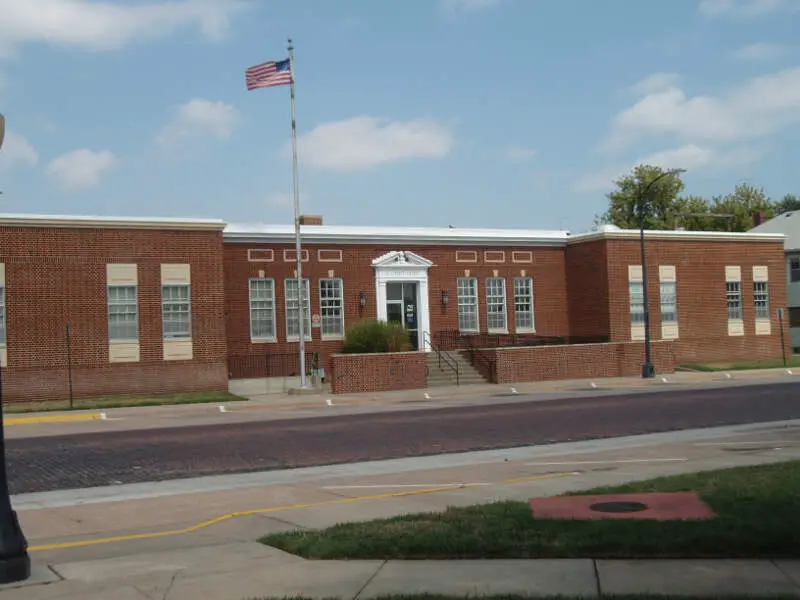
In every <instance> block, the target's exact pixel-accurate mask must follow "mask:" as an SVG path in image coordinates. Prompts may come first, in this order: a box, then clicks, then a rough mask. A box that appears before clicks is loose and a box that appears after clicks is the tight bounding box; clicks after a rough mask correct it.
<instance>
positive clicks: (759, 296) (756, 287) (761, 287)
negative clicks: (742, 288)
mask: <svg viewBox="0 0 800 600" xmlns="http://www.w3.org/2000/svg"><path fill="white" fill-rule="evenodd" d="M753 306H754V308H755V313H756V319H769V287H768V284H767V282H766V281H754V282H753Z"/></svg>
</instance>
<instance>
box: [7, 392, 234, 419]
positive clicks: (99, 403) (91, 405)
mask: <svg viewBox="0 0 800 600" xmlns="http://www.w3.org/2000/svg"><path fill="white" fill-rule="evenodd" d="M242 400H244V398H241V397H240V396H235V395H233V394H231V393H229V392H187V393H182V394H151V395H147V396H104V397H100V398H76V399H75V400H74V402H73V405H72V406H70V405H69V402H68V401H67V400H52V401H44V402H24V403H19V404H6V405H5V406H4V407H3V410H4V411H5V412H6V413H7V414H11V413H16V414H21V413H32V412H50V411H58V410H92V409H102V408H123V407H128V406H162V405H167V404H204V403H211V402H219V403H223V402H236V401H239V402H241V401H242Z"/></svg>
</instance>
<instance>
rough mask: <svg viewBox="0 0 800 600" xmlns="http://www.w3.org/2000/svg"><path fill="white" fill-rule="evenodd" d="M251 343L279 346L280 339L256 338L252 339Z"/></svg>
mask: <svg viewBox="0 0 800 600" xmlns="http://www.w3.org/2000/svg"><path fill="white" fill-rule="evenodd" d="M250 343H251V344H277V343H278V338H274V337H272V338H254V337H251V338H250Z"/></svg>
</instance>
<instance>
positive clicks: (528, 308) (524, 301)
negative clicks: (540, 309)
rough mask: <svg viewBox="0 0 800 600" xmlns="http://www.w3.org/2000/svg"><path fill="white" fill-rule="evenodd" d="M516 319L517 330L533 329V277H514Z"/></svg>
mask: <svg viewBox="0 0 800 600" xmlns="http://www.w3.org/2000/svg"><path fill="white" fill-rule="evenodd" d="M514 319H515V320H516V321H515V322H516V329H517V331H533V330H534V326H533V279H531V278H530V277H515V278H514Z"/></svg>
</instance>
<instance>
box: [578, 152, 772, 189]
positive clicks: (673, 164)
mask: <svg viewBox="0 0 800 600" xmlns="http://www.w3.org/2000/svg"><path fill="white" fill-rule="evenodd" d="M761 156H762V154H761V153H760V152H759V151H758V150H756V149H754V148H749V147H738V148H734V149H733V150H729V151H726V152H721V151H719V150H715V149H713V148H708V147H701V146H697V145H695V144H686V145H684V146H680V147H678V148H671V149H668V150H662V151H660V152H655V153H653V154H649V155H647V156H642V157H640V158H638V159H637V160H634V161H632V162H631V163H630V164H628V165H626V166H620V165H617V166H614V167H608V168H605V169H601V170H599V171H595V172H592V173H588V174H586V175H584V176H583V177H581V178H579V179H578V180H577V182H576V183H575V186H574V189H575V190H576V191H578V192H605V191H608V190H610V189H611V188H612V187H613V186H614V181H615V180H617V179H618V178H619V177H621V176H622V175H624V174H626V173H629V172H630V171H631V169H633V168H634V167H635V166H636V165H653V166H655V167H661V168H662V169H665V170H666V169H686V170H687V171H689V172H690V173H691V172H693V171H699V170H703V169H728V168H733V167H741V166H746V165H748V164H752V163H753V162H756V161H758V160H759V159H760V158H761Z"/></svg>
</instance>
